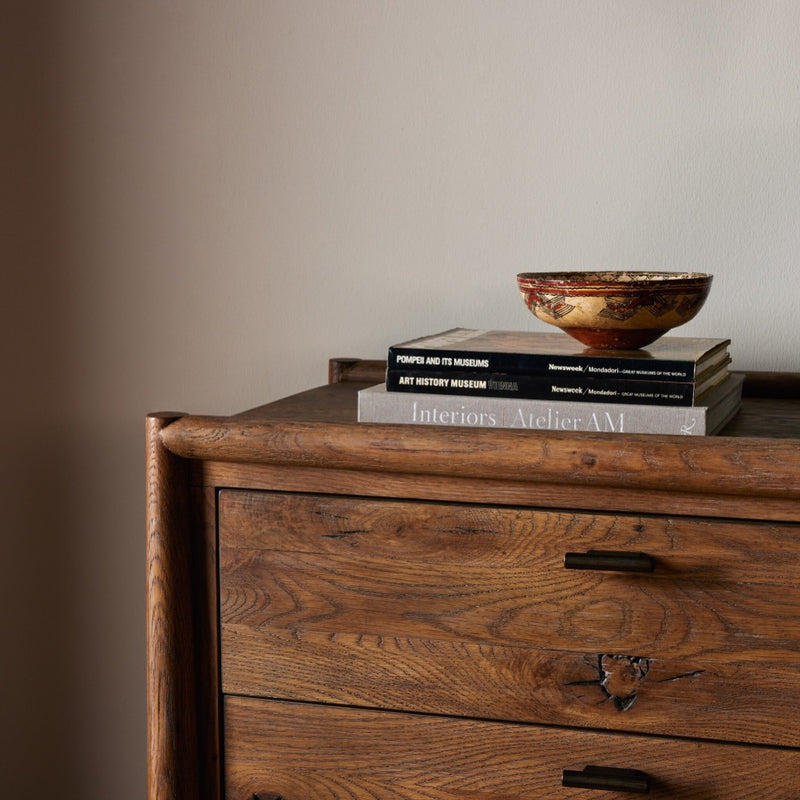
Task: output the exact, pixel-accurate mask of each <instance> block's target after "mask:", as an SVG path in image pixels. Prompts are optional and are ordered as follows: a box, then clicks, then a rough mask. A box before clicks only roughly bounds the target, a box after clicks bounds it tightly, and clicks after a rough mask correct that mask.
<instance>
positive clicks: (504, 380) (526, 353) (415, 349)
mask: <svg viewBox="0 0 800 800" xmlns="http://www.w3.org/2000/svg"><path fill="white" fill-rule="evenodd" d="M729 345H730V340H729V339H702V338H689V337H679V336H663V337H662V338H660V339H658V340H656V341H655V342H654V343H653V344H651V345H649V346H648V347H647V348H646V349H643V350H632V351H623V350H593V349H587V348H584V347H583V345H581V344H580V343H578V342H576V341H575V340H574V339H572V338H571V337H569V336H566V335H564V334H563V333H560V332H554V333H549V332H525V331H486V330H472V329H468V328H454V329H452V330H449V331H445V332H443V333H438V334H435V335H433V336H425V337H422V338H419V339H414V340H411V341H409V342H404V343H402V344H397V345H392V346H391V347H390V348H389V353H388V358H387V369H386V381H385V383H382V384H379V385H378V386H372V387H369V388H367V389H362V390H361V391H360V392H359V395H358V419H359V421H360V422H384V423H407V424H419V425H456V426H465V427H481V428H520V429H529V430H561V431H574V432H577V431H590V432H600V433H661V434H682V435H710V434H714V433H717V432H719V430H721V429H722V428H723V427H724V426H725V425H726V424H727V423H728V422H729V421H730V420H731V418H732V417H733V416H734V415H735V414H736V412H737V411H738V409H739V406H740V404H741V397H742V383H743V378H742V376H741V375H737V374H735V373H731V372H730V371H729V365H730V363H731V357H730V353H729V350H728V348H729Z"/></svg>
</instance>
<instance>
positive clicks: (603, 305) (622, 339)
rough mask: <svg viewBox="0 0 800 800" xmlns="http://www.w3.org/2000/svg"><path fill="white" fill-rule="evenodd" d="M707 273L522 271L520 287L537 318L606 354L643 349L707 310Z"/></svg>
mask: <svg viewBox="0 0 800 800" xmlns="http://www.w3.org/2000/svg"><path fill="white" fill-rule="evenodd" d="M711 279H712V276H711V275H707V274H705V273H701V272H630V271H628V272H522V273H520V274H519V275H517V284H518V286H519V290H520V292H521V293H522V297H523V299H524V301H525V305H526V306H528V308H529V309H530V310H531V312H532V313H533V314H534V316H535V317H537V319H540V320H542V321H543V322H548V323H550V324H551V325H556V326H557V327H559V328H561V329H562V330H564V331H565V332H566V333H568V334H569V335H570V336H573V337H574V338H575V339H577V340H578V341H579V342H583V344H585V345H588V346H589V347H596V348H600V349H603V350H609V349H613V350H637V349H639V348H640V347H646V346H647V345H648V344H650V343H651V342H654V341H655V340H656V339H658V338H659V337H660V336H663V335H664V334H665V333H666V332H667V331H668V330H670V329H671V328H676V327H677V326H678V325H683V324H684V323H685V322H688V321H689V320H690V319H692V318H693V317H694V316H695V315H696V314H697V312H698V311H699V310H700V309H701V308H702V306H703V303H704V302H705V300H706V297H708V292H709V290H710V289H711Z"/></svg>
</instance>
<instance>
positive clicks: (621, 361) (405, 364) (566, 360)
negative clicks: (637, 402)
mask: <svg viewBox="0 0 800 800" xmlns="http://www.w3.org/2000/svg"><path fill="white" fill-rule="evenodd" d="M387 367H388V369H390V370H395V369H400V370H403V369H406V370H408V369H413V370H419V371H425V370H430V371H431V372H444V373H449V372H465V371H468V372H476V373H480V372H485V373H493V372H495V373H514V374H520V373H524V374H528V375H546V376H549V377H553V376H569V375H572V376H574V377H583V378H606V377H611V378H613V377H617V378H621V379H625V380H629V381H630V380H648V381H667V382H675V383H680V382H684V383H691V382H692V381H693V380H694V379H695V367H696V365H695V363H694V361H679V360H661V359H651V358H637V357H630V358H625V357H619V356H610V355H609V356H600V355H592V356H581V355H574V356H569V355H553V356H551V355H546V354H543V353H502V352H492V353H488V352H483V353H482V352H469V351H460V350H427V349H425V348H413V347H408V348H406V347H390V348H389V353H388V358H387Z"/></svg>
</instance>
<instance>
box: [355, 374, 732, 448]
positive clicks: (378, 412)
mask: <svg viewBox="0 0 800 800" xmlns="http://www.w3.org/2000/svg"><path fill="white" fill-rule="evenodd" d="M743 383H744V377H743V376H742V375H739V374H735V373H734V374H731V375H730V377H729V378H728V379H727V380H726V381H725V382H724V383H723V384H721V385H720V386H719V387H717V388H716V389H715V390H714V391H713V392H712V394H711V396H710V397H709V398H708V403H709V404H708V405H703V406H658V405H639V404H636V405H628V404H624V403H594V402H588V403H587V402H580V401H571V400H525V399H523V400H518V399H516V398H507V397H473V396H466V395H455V394H453V395H446V394H424V393H417V392H414V393H407V392H390V391H387V389H386V384H385V383H380V384H378V385H377V386H370V387H368V388H366V389H361V390H360V391H359V393H358V421H359V422H379V423H388V424H404V425H444V426H457V427H467V428H517V429H520V430H549V431H555V430H558V431H569V432H584V431H585V432H590V433H659V434H674V435H682V436H708V435H712V434H715V433H717V432H719V431H720V430H721V429H722V428H723V427H725V425H726V424H727V423H728V422H729V421H730V420H731V419H732V417H733V416H734V415H735V414H736V412H737V411H738V410H739V406H740V405H741V400H742V384H743Z"/></svg>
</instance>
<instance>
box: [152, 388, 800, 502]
mask: <svg viewBox="0 0 800 800" xmlns="http://www.w3.org/2000/svg"><path fill="white" fill-rule="evenodd" d="M359 386H361V384H351V383H347V382H345V383H341V384H336V385H334V386H326V387H321V388H320V389H319V390H312V391H310V392H306V393H303V395H302V396H298V398H297V399H296V400H293V402H288V401H283V402H279V403H277V404H275V405H274V406H272V405H270V406H265V407H262V408H261V409H258V410H255V411H253V412H251V413H248V414H244V415H238V416H236V417H226V418H219V417H199V416H193V417H185V418H183V419H181V420H178V421H177V422H175V423H174V424H173V425H170V426H169V427H168V428H167V429H166V430H165V431H164V432H163V434H162V438H163V441H164V443H165V445H166V446H167V447H168V448H169V449H170V450H171V451H172V452H175V453H176V454H178V455H181V456H183V457H186V458H195V459H210V460H214V461H222V462H227V461H230V462H237V461H240V462H246V463H254V464H260V463H263V464H274V465H278V466H285V467H288V466H297V467H319V468H324V469H344V470H356V471H359V470H363V471H367V472H376V473H381V472H394V473H405V474H414V475H417V476H420V477H422V476H428V475H440V476H448V477H450V478H452V477H453V476H459V477H465V478H477V479H488V480H507V481H519V482H524V483H526V484H528V485H529V486H530V487H531V490H533V488H534V487H535V486H537V485H539V484H542V485H548V484H552V485H564V486H573V487H585V488H587V489H592V490H595V491H596V490H599V489H612V490H613V489H615V490H638V491H656V492H658V491H663V490H664V489H665V487H668V488H669V489H670V490H671V491H672V492H673V493H674V494H675V495H680V494H681V493H684V492H687V493H691V494H696V495H709V496H719V495H722V496H737V497H738V498H739V500H740V502H741V503H742V504H748V503H751V504H752V503H757V502H760V499H770V498H775V499H777V500H783V501H786V500H792V501H796V500H797V499H800V447H798V443H797V440H796V439H782V438H778V439H770V440H766V439H763V438H751V437H748V436H741V437H699V436H698V437H680V436H641V435H640V436H635V435H627V434H625V435H615V436H610V435H603V434H593V435H592V434H581V435H572V434H568V433H559V432H546V431H536V432H534V431H518V430H489V429H477V430H476V429H468V428H442V427H435V426H413V425H405V426H403V425H378V424H369V425H363V424H362V425H358V424H353V418H354V414H355V406H356V391H357V389H358V387H359ZM334 397H336V398H338V400H336V401H334V400H333V399H332V398H334ZM292 408H294V410H295V413H294V415H292V411H291V409H292ZM793 424H794V426H795V427H797V421H796V419H794V420H793ZM789 435H791V434H789ZM750 498H751V499H750Z"/></svg>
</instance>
